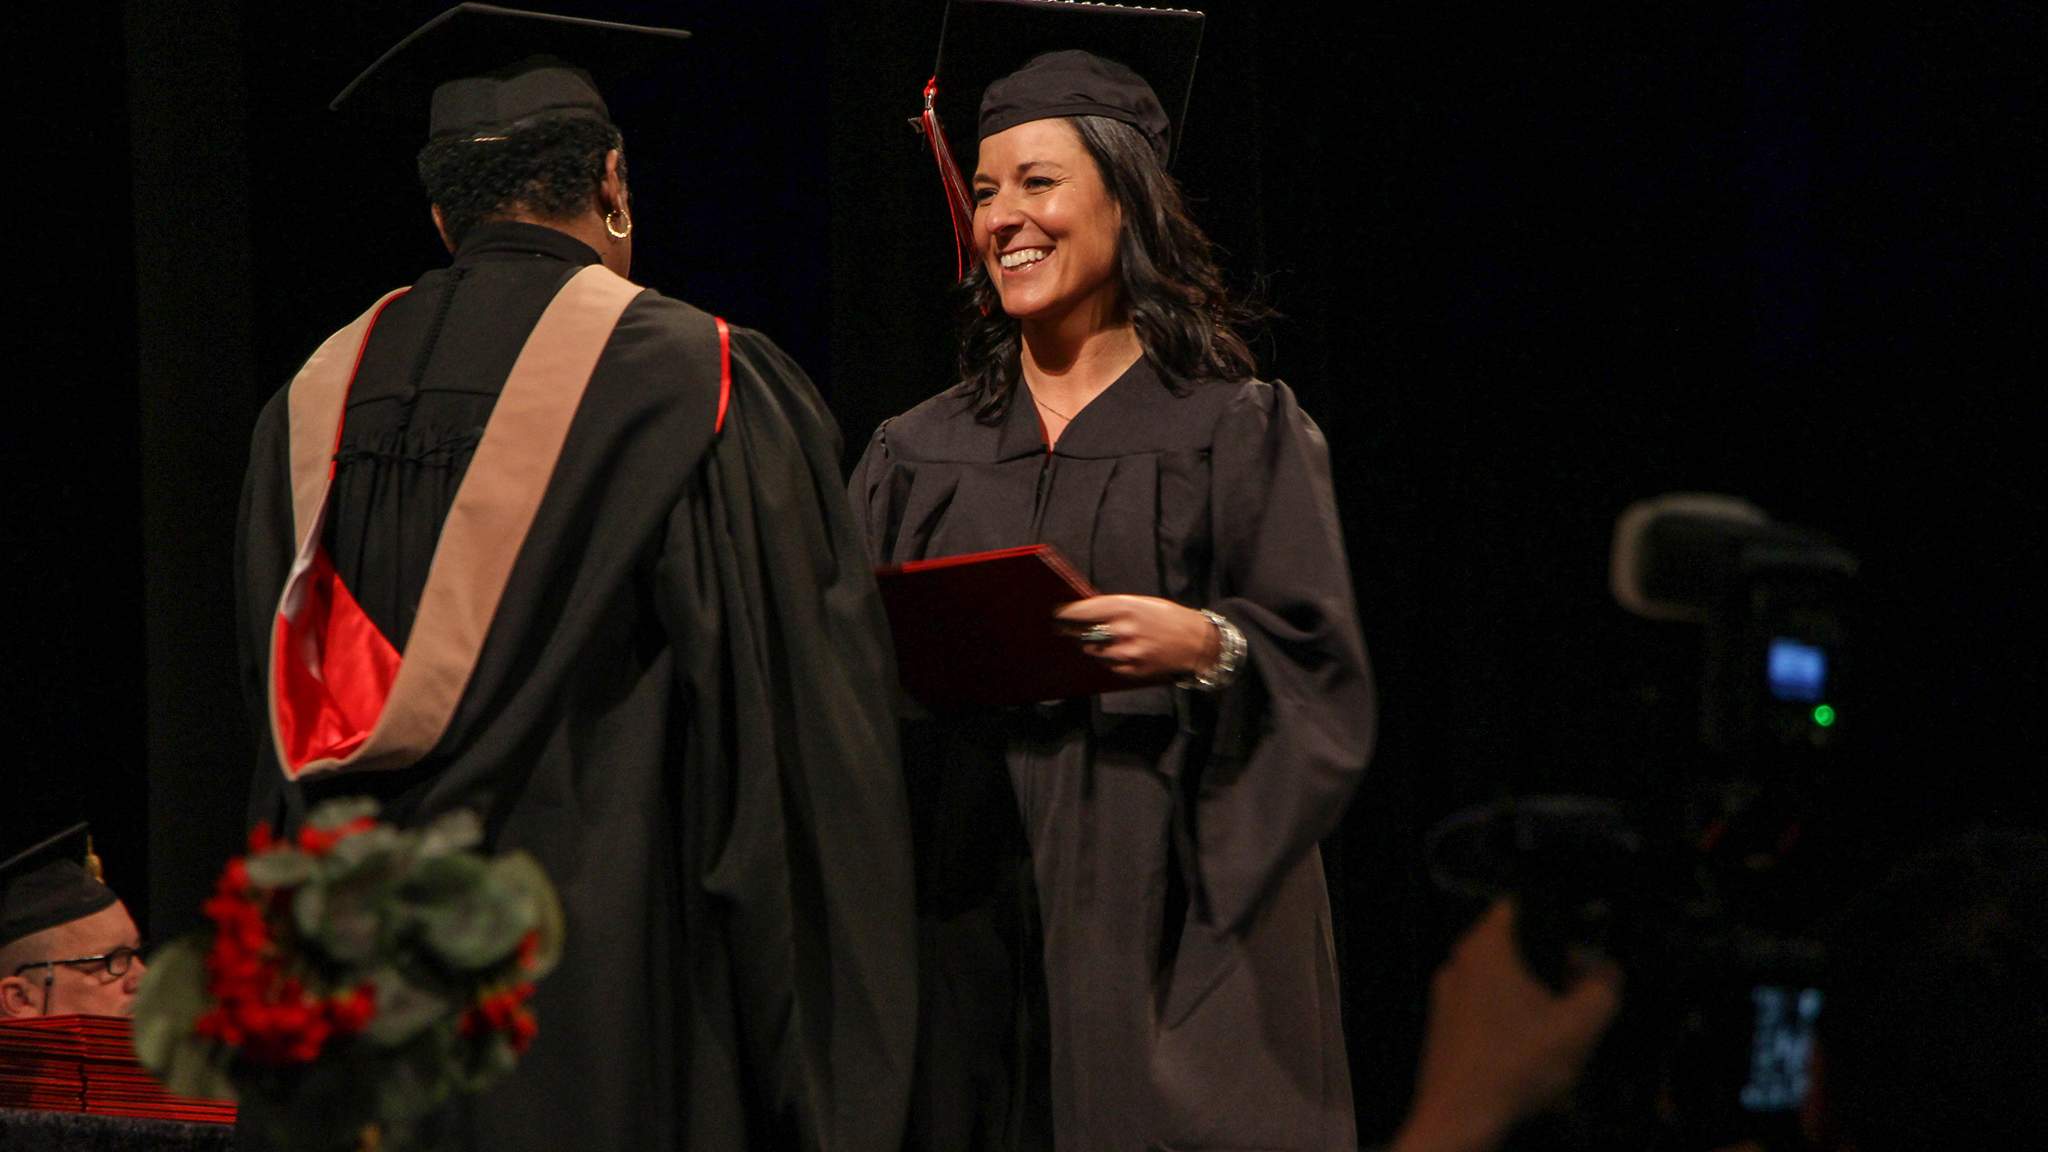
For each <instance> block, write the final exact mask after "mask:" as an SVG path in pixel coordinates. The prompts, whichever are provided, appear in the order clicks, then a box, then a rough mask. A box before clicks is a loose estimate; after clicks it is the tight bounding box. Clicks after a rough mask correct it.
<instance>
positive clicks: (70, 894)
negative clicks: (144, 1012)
mask: <svg viewBox="0 0 2048 1152" xmlns="http://www.w3.org/2000/svg"><path fill="white" fill-rule="evenodd" d="M98 863H99V858H98V857H96V856H94V855H92V849H91V847H90V844H89V842H88V841H87V840H86V836H85V825H83V824H80V825H78V826H76V827H73V828H69V829H66V830H65V831H63V832H60V833H58V834H57V835H55V836H52V837H51V838H49V839H48V840H45V841H43V842H42V843H40V844H37V845H35V846H34V847H32V848H30V849H28V850H27V851H25V852H21V853H19V854H17V855H15V856H12V857H9V858H8V859H7V860H5V861H4V862H0V1019H13V1018H16V1017H22V1016H54V1015H58V1014H60V1013H88V1014H91V1015H97V1016H126V1015H128V1014H129V1013H130V1012H131V1011H132V1010H133V1009H134V1005H135V990H136V988H138V987H139V986H140V985H141V983H142V972H143V968H144V965H143V962H142V955H141V951H142V938H141V936H140V935H139V934H138V933H137V932H136V930H135V921H134V919H133V918H131V917H130V916H129V915H128V909H127V907H126V906H125V905H123V904H122V903H121V900H120V898H119V897H117V896H115V895H114V893H113V890H112V889H110V888H108V887H107V886H106V885H104V884H102V883H100V881H99V878H98V876H97V872H98V867H97V866H98Z"/></svg>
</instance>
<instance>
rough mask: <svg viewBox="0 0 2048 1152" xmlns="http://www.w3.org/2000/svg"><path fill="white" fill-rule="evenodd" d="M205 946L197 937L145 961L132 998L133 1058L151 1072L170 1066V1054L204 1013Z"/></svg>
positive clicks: (177, 943)
mask: <svg viewBox="0 0 2048 1152" xmlns="http://www.w3.org/2000/svg"><path fill="white" fill-rule="evenodd" d="M206 947H207V945H206V944H205V942H204V940H203V938H202V937H200V936H196V935H195V936H187V937H184V938H182V939H179V940H176V941H174V942H172V943H171V944H170V945H168V946H166V947H165V948H163V949H161V950H160V951H158V953H157V954H156V955H155V956H152V957H150V961H149V967H148V969H147V970H145V971H144V972H143V974H142V986H141V988H140V989H139V990H138V991H137V992H136V994H135V1021H134V1030H133V1037H134V1040H133V1043H134V1045H135V1058H136V1059H138V1060H140V1061H142V1066H143V1067H145V1068H148V1069H149V1070H150V1071H152V1072H158V1073H161V1072H162V1071H163V1070H164V1069H165V1068H168V1067H170V1063H171V1050H172V1049H173V1048H174V1047H176V1046H177V1044H178V1043H179V1042H180V1041H182V1040H183V1039H184V1038H185V1037H187V1036H190V1035H191V1034H192V1022H193V1021H194V1020H197V1019H198V1018H199V1014H200V1013H202V1012H204V1011H205V1010H206Z"/></svg>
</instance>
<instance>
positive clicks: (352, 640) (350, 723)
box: [271, 292, 405, 779]
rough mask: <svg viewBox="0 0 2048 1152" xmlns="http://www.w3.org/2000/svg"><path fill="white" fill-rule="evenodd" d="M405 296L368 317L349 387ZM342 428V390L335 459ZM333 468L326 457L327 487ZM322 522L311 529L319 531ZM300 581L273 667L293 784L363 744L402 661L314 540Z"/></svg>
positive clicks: (282, 622) (283, 617) (282, 617)
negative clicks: (382, 322)
mask: <svg viewBox="0 0 2048 1152" xmlns="http://www.w3.org/2000/svg"><path fill="white" fill-rule="evenodd" d="M403 295H405V293H403V292H399V293H396V294H394V295H393V296H392V297H391V299H390V300H386V301H384V303H383V304H381V305H379V306H378V308H377V311H376V313H375V314H373V315H372V316H371V317H370V324H369V327H368V328H365V329H364V330H363V342H362V344H361V346H359V347H358V348H357V349H356V358H355V362H354V363H352V364H350V365H349V370H348V378H349V385H350V387H351V388H353V386H354V384H355V378H356V373H357V372H358V371H360V370H361V369H362V366H363V355H364V354H365V353H366V352H368V351H369V348H370V333H371V332H374V331H375V330H376V328H377V321H378V320H379V319H381V318H382V317H383V315H384V309H385V308H388V307H390V306H391V301H392V300H396V299H398V297H400V296H403ZM347 423H348V396H347V393H346V392H344V393H343V395H342V410H341V417H340V418H339V419H337V420H336V421H335V422H334V454H335V455H339V454H340V452H341V434H342V429H343V428H344V427H345V426H346V425H347ZM335 467H336V465H335V462H334V460H333V459H332V458H330V459H329V460H328V461H327V478H328V480H329V481H330V482H332V480H333V479H334V472H335ZM319 523H320V522H316V525H315V527H314V528H313V531H315V532H318V531H319V530H320V527H319ZM304 581H305V582H304V584H303V585H302V588H303V591H302V592H301V593H300V596H299V602H298V606H297V611H296V612H295V613H290V614H288V613H285V612H279V613H278V627H277V629H276V634H277V652H276V654H275V658H274V659H273V660H272V662H271V663H272V667H274V668H276V669H277V686H276V687H277V728H278V739H279V742H280V743H281V744H282V745H283V746H284V751H285V764H284V768H285V774H286V775H287V776H289V777H292V778H294V779H296V778H297V776H298V773H299V769H301V768H304V767H305V766H306V765H308V764H311V763H312V762H313V761H315V760H322V759H337V760H338V759H341V758H342V757H345V756H347V755H348V754H349V753H351V752H354V751H355V750H356V749H357V748H360V747H362V746H363V742H364V741H366V740H368V739H369V738H370V732H371V730H372V729H374V728H376V726H377V720H378V718H379V717H380V716H382V715H383V714H384V704H385V702H386V701H388V700H390V699H391V686H392V685H393V684H394V683H396V682H397V680H398V668H399V665H400V664H401V663H402V662H403V661H402V659H401V657H400V654H399V652H398V649H396V648H394V647H392V645H391V641H390V640H388V639H386V638H385V636H384V633H383V632H382V631H380V630H379V629H378V627H377V624H376V622H375V621H373V620H371V619H370V617H369V614H368V613H366V612H364V611H363V607H362V605H361V604H359V603H357V601H356V598H355V594H354V593H353V592H350V591H349V590H348V585H347V584H345V583H343V582H342V579H341V574H340V573H338V572H336V571H335V570H334V562H333V561H332V560H331V559H329V558H328V555H327V548H326V546H325V545H323V544H321V543H319V542H318V541H315V542H314V543H313V556H312V561H311V563H310V565H309V566H308V567H307V569H306V572H305V574H304Z"/></svg>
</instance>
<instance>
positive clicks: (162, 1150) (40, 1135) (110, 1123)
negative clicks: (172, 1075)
mask: <svg viewBox="0 0 2048 1152" xmlns="http://www.w3.org/2000/svg"><path fill="white" fill-rule="evenodd" d="M233 1147H234V1129H233V1128H231V1127H229V1126H228V1125H225V1124H185V1123H181V1122H178V1121H175V1120H141V1119H136V1118H134V1117H129V1116H94V1115H87V1114H85V1113H81V1112H30V1111H25V1110H23V1109H19V1108H0V1149H5V1152H228V1150H229V1149H232V1148H233Z"/></svg>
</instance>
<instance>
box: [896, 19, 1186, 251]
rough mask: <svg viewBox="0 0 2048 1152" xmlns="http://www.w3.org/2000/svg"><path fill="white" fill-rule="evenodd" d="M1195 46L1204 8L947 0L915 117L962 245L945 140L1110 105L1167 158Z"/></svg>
mask: <svg viewBox="0 0 2048 1152" xmlns="http://www.w3.org/2000/svg"><path fill="white" fill-rule="evenodd" d="M1201 45H1202V14H1201V13H1200V12H1195V11H1190V10H1187V9H1181V8H1140V7H1135V6H1130V5H1123V4H1103V3H1093V2H1090V0H950V2H949V3H948V4H947V5H946V15H945V22H944V25H943V26H942V28H941V30H940V33H939V59H938V64H937V66H936V67H935V68H934V69H933V73H932V80H931V83H930V84H928V85H926V88H925V105H926V114H925V116H924V117H923V119H922V123H923V126H924V130H925V133H926V135H927V136H929V137H930V138H931V141H932V146H933V150H934V151H935V152H936V153H937V155H938V159H939V169H940V176H941V178H942V179H943V180H944V181H945V184H946V192H947V199H948V204H949V207H951V209H952V210H953V224H954V230H955V233H956V235H957V236H958V237H959V238H960V244H961V249H962V251H963V253H965V251H966V250H967V249H968V248H969V247H971V241H970V240H969V239H967V237H968V236H969V235H970V234H971V232H972V227H971V225H970V223H969V212H970V209H969V207H968V205H969V203H970V198H969V197H968V195H967V184H966V181H965V179H964V178H961V176H962V174H961V172H960V170H959V167H958V165H955V164H953V163H952V154H951V151H950V149H949V148H948V147H947V141H948V140H962V141H964V140H980V139H982V138H984V137H987V136H991V135H994V134H995V133H997V132H1001V131H1003V130H1004V129H1006V128H1014V127H1016V126H1017V125H1019V124H1024V123H1028V122H1029V121H1032V120H1043V119H1047V118H1049V117H1054V116H1089V115H1093V116H1107V117H1109V118H1110V119H1113V120H1121V121H1123V122H1124V123H1126V124H1130V125H1131V126H1133V127H1135V128H1137V129H1138V130H1139V131H1140V132H1142V133H1144V134H1145V138H1146V139H1147V140H1148V141H1150V142H1151V144H1152V148H1153V151H1154V152H1156V153H1157V154H1158V156H1159V158H1160V161H1161V162H1162V163H1165V162H1167V161H1169V160H1171V159H1172V157H1173V155H1174V153H1175V152H1176V151H1177V150H1178V146H1179V144H1180V140H1181V121H1182V117H1183V116H1184V114H1185V113H1186V111H1187V105H1188V93H1189V92H1190V91H1191V90H1192V89H1193V87H1194V82H1195V58H1196V56H1197V55H1198V54H1199V52H1200V50H1201ZM965 259H966V257H965V256H964V255H963V268H964V266H965V265H964V261H965Z"/></svg>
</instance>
